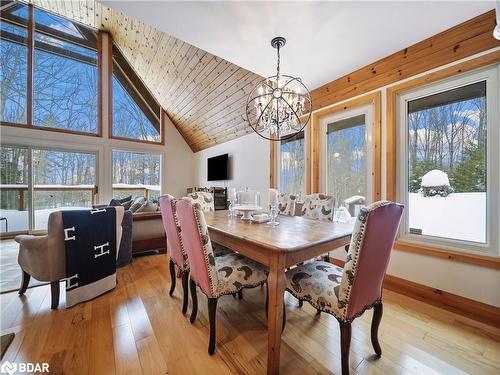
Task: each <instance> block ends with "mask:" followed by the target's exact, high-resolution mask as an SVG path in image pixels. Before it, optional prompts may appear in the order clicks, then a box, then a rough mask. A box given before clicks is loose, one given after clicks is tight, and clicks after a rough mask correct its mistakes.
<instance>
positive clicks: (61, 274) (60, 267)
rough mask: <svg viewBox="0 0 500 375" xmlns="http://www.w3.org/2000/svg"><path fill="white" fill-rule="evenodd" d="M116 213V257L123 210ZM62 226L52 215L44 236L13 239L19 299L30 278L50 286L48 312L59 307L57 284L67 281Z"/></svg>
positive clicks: (58, 217) (59, 218)
mask: <svg viewBox="0 0 500 375" xmlns="http://www.w3.org/2000/svg"><path fill="white" fill-rule="evenodd" d="M114 208H115V210H116V257H117V258H118V249H119V248H120V241H121V237H122V226H121V225H122V220H123V215H124V208H123V207H114ZM63 229H64V226H63V217H62V212H61V211H54V212H52V213H51V214H50V215H49V221H48V226H47V234H46V235H44V236H32V235H27V234H22V235H19V236H16V238H15V240H16V242H17V243H19V255H18V258H17V261H18V263H19V266H20V267H21V270H22V272H23V278H22V281H21V287H20V289H19V295H20V296H22V295H23V294H24V293H25V292H26V289H28V285H29V282H30V279H31V277H32V276H33V277H34V278H35V279H37V280H39V281H46V282H50V290H51V308H52V309H53V310H55V309H57V308H58V307H59V294H60V290H59V283H60V282H61V281H62V280H63V279H65V278H66V252H65V246H64V230H63Z"/></svg>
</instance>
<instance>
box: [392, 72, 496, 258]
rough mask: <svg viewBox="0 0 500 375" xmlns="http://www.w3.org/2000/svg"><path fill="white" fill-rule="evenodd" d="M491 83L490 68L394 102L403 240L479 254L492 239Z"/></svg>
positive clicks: (493, 136) (493, 81)
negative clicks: (400, 152)
mask: <svg viewBox="0 0 500 375" xmlns="http://www.w3.org/2000/svg"><path fill="white" fill-rule="evenodd" d="M497 84H498V83H497V79H496V71H495V70H494V69H493V70H489V71H486V72H484V73H476V74H472V75H469V76H466V77H462V78H459V79H458V78H457V79H456V80H454V81H451V82H449V83H441V84H437V85H434V86H432V87H429V88H425V89H421V90H418V91H415V92H413V93H411V94H407V95H405V96H403V97H402V98H401V106H404V107H401V108H403V109H404V110H403V111H402V113H401V116H404V118H403V117H401V119H404V124H406V126H405V131H404V132H402V134H401V136H402V137H404V138H405V140H404V145H405V146H406V147H405V151H404V153H405V155H404V159H403V160H406V165H405V168H404V169H405V173H404V176H405V181H401V184H400V190H399V195H401V197H402V198H403V199H404V200H405V202H406V206H407V213H406V222H405V227H404V231H405V233H406V235H407V236H408V237H409V238H411V239H413V240H418V239H419V238H421V239H422V240H427V241H438V242H441V243H443V244H448V243H449V244H452V243H458V242H460V243H465V244H467V243H468V244H469V248H474V244H476V248H480V247H482V248H483V249H484V248H485V246H486V247H487V245H488V244H492V243H494V242H495V241H496V239H495V237H496V234H495V232H497V229H495V228H496V226H494V225H493V223H494V222H495V221H496V220H497V219H496V218H493V217H492V215H491V212H498V200H497V199H498V147H499V143H500V142H499V139H498V129H495V128H494V127H496V128H498V97H497V87H496V85H497ZM495 100H496V101H495ZM493 103H494V104H493ZM495 111H496V112H495ZM494 118H496V121H493V119H494ZM492 166H496V168H494V169H493V168H492ZM492 172H493V173H492ZM403 183H404V184H403ZM450 241H451V242H450ZM478 246H479V247H478Z"/></svg>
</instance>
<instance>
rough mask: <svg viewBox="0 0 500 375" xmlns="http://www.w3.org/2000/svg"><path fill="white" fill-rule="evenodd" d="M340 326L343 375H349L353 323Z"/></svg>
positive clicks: (342, 323)
mask: <svg viewBox="0 0 500 375" xmlns="http://www.w3.org/2000/svg"><path fill="white" fill-rule="evenodd" d="M339 324H340V358H341V362H342V375H349V349H350V347H351V323H345V322H339Z"/></svg>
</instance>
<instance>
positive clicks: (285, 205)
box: [278, 193, 297, 216]
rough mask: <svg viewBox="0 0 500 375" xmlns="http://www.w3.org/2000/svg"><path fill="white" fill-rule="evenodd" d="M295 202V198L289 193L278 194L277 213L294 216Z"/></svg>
mask: <svg viewBox="0 0 500 375" xmlns="http://www.w3.org/2000/svg"><path fill="white" fill-rule="evenodd" d="M296 201H297V196H296V195H293V194H290V193H280V195H279V203H278V212H279V214H280V215H288V216H294V215H295V202H296Z"/></svg>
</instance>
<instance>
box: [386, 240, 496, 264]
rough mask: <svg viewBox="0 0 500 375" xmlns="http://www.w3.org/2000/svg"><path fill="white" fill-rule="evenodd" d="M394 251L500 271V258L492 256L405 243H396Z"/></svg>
mask: <svg viewBox="0 0 500 375" xmlns="http://www.w3.org/2000/svg"><path fill="white" fill-rule="evenodd" d="M394 249H396V250H402V251H407V252H412V253H417V254H423V255H428V256H432V257H436V258H442V259H448V260H452V261H455V262H461V263H468V264H474V265H476V266H481V267H486V268H493V269H496V270H500V257H496V256H492V255H483V254H471V253H466V252H461V251H453V250H446V249H441V248H438V247H432V246H424V245H420V244H414V243H410V242H405V241H396V242H395V243H394Z"/></svg>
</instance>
